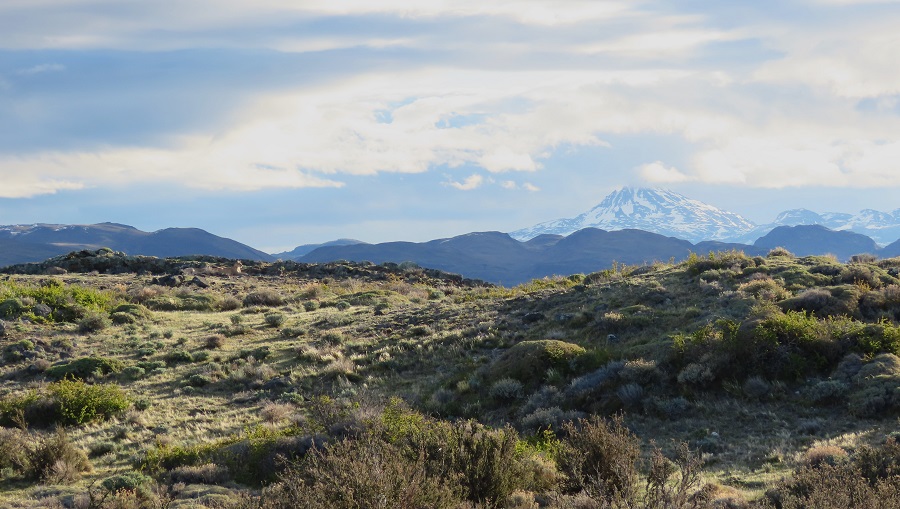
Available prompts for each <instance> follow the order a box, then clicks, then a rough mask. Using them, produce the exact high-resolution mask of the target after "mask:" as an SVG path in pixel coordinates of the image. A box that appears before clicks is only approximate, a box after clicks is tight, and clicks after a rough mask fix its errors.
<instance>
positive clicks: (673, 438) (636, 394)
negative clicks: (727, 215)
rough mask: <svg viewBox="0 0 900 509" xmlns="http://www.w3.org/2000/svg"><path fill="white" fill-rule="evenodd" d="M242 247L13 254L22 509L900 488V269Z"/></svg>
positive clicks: (801, 503)
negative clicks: (324, 259)
mask: <svg viewBox="0 0 900 509" xmlns="http://www.w3.org/2000/svg"><path fill="white" fill-rule="evenodd" d="M66 263H69V265H66ZM231 265H233V261H229V260H220V259H213V258H208V257H196V258H182V259H166V260H158V259H155V258H143V257H128V256H125V255H123V254H121V253H114V252H111V251H110V250H101V251H97V252H81V253H73V254H72V255H68V256H67V257H60V258H59V259H53V260H49V261H48V262H44V263H43V264H33V265H27V266H17V267H11V268H7V269H4V272H5V273H6V275H5V276H3V277H4V280H2V281H0V320H2V322H0V358H2V367H0V426H2V427H0V505H2V506H4V507H14V508H15V507H21V508H25V507H48V508H60V507H74V508H85V509H87V508H107V509H111V508H119V509H127V508H163V507H167V508H175V507H183V508H188V507H189V508H203V507H207V508H242V509H245V508H246V509H249V508H263V507H265V508H288V507H311V508H316V507H322V508H325V507H328V508H344V507H346V508H375V507H385V508H388V507H390V508H430V507H435V508H442V507H444V508H475V507H480V508H509V509H532V508H545V507H546V508H573V509H574V508H579V509H587V508H606V507H615V508H646V509H652V508H688V507H696V508H707V507H720V508H744V507H746V508H751V507H752V508H784V509H787V508H800V507H821V508H825V507H828V508H834V507H837V508H844V507H846V508H849V507H856V508H859V507H862V508H866V507H897V506H900V477H898V475H900V471H898V467H900V444H898V443H897V441H896V438H897V437H896V434H895V433H896V429H897V418H898V416H900V278H898V274H900V259H886V260H878V259H874V258H873V257H856V258H854V261H852V262H851V263H848V264H842V263H839V262H837V261H836V260H835V259H834V258H833V257H828V256H819V257H803V258H798V257H795V256H793V255H792V254H791V253H789V252H787V251H786V250H783V249H776V250H773V251H772V252H771V253H769V255H768V256H765V257H749V256H746V255H745V254H743V253H741V252H735V251H730V252H722V253H715V254H711V255H710V256H704V257H699V256H691V257H690V258H689V259H687V260H685V261H683V262H680V263H674V262H670V263H655V264H651V265H645V266H640V267H631V266H621V265H618V264H614V266H613V267H611V268H610V269H608V270H603V271H600V272H596V273H592V274H577V275H569V276H560V277H555V278H546V279H541V280H534V281H531V282H529V283H526V284H523V285H520V286H517V287H513V288H505V287H500V286H493V285H489V284H485V283H482V282H479V281H474V280H468V279H464V278H462V277H459V276H456V275H451V274H445V273H441V272H438V271H434V270H428V269H423V268H420V267H418V266H415V265H414V264H409V263H406V264H400V265H397V264H384V265H374V264H369V263H343V262H340V263H331V264H321V265H307V264H298V263H294V262H277V263H262V262H251V261H244V265H243V271H242V272H243V273H242V274H241V275H235V276H231V277H227V276H223V275H216V274H223V272H221V271H219V272H217V271H216V270H215V269H216V267H228V266H231ZM50 269H53V270H50ZM63 269H65V270H63ZM182 273H189V274H192V275H191V276H182V275H181V274H182ZM195 273H196V274H205V275H203V276H200V277H195V276H193V274H195Z"/></svg>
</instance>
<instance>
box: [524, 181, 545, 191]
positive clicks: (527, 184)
mask: <svg viewBox="0 0 900 509" xmlns="http://www.w3.org/2000/svg"><path fill="white" fill-rule="evenodd" d="M522 187H523V188H525V190H526V191H531V192H532V193H536V192H538V191H540V190H541V188H540V187H538V186H536V185H534V184H532V183H530V182H525V183H524V184H522Z"/></svg>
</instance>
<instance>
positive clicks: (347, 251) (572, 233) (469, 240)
mask: <svg viewBox="0 0 900 509" xmlns="http://www.w3.org/2000/svg"><path fill="white" fill-rule="evenodd" d="M857 230H862V231H863V232H876V233H878V237H877V238H875V237H871V236H867V235H866V234H864V233H861V232H860V231H857ZM895 236H900V211H895V212H894V213H891V214H888V213H883V212H877V211H872V210H867V211H862V212H860V213H859V214H856V215H851V214H838V213H829V214H817V213H815V212H811V211H808V210H804V209H797V210H790V211H787V212H783V213H782V214H779V215H778V217H777V218H776V219H775V221H774V222H772V223H770V224H767V225H762V226H759V225H754V224H753V223H752V222H750V221H748V220H746V219H744V218H742V217H741V216H739V215H737V214H734V213H731V212H727V211H723V210H721V209H718V208H716V207H713V206H711V205H707V204H704V203H702V202H700V201H697V200H692V199H690V198H687V197H685V196H682V195H680V194H678V193H673V192H671V191H665V190H661V189H645V188H638V189H634V188H624V189H620V190H618V191H615V192H613V193H612V194H610V195H609V196H607V197H606V198H605V199H604V200H603V201H602V202H601V203H600V204H599V205H597V206H596V207H594V208H592V209H591V210H589V211H588V212H585V213H584V214H580V215H579V216H577V217H575V218H571V219H559V220H556V221H550V222H547V223H541V224H538V225H535V226H533V227H531V228H526V229H522V230H518V231H515V232H512V233H510V234H506V233H501V232H478V233H469V234H465V235H460V236H456V237H452V238H446V239H437V240H432V241H429V242H419V243H416V242H385V243H380V244H367V243H364V242H360V241H358V240H353V239H339V240H335V241H332V242H327V243H324V244H307V245H302V246H298V247H297V248H295V249H293V250H291V251H285V252H283V253H276V254H274V255H269V254H266V253H264V252H262V251H259V250H256V249H253V248H252V247H249V246H247V245H245V244H241V243H239V242H236V241H234V240H230V239H227V238H223V237H218V236H216V235H213V234H211V233H208V232H206V231H203V230H200V229H196V228H167V229H164V230H159V231H156V232H144V231H141V230H138V229H136V228H133V227H131V226H127V225H122V224H115V223H101V224H95V225H49V224H37V225H15V226H0V266H4V265H11V264H16V263H26V262H36V261H41V260H45V259H47V258H50V257H53V256H57V255H60V254H65V253H68V252H70V251H77V250H82V249H90V250H96V249H99V248H101V247H109V248H112V249H114V250H116V251H124V252H126V253H128V254H134V255H137V254H141V255H149V256H158V257H174V256H187V255H211V256H220V257H226V258H232V259H249V260H261V261H275V259H276V258H277V259H282V260H294V261H299V262H308V263H317V262H330V261H335V260H352V261H371V262H374V263H384V262H395V263H400V262H405V261H410V262H414V263H416V264H418V265H421V266H423V267H428V268H434V269H440V270H443V271H447V272H454V273H457V274H461V275H463V276H465V277H469V278H475V279H482V280H485V281H489V282H493V283H500V284H506V285H514V284H518V283H522V282H526V281H529V280H531V279H533V278H539V277H544V276H550V275H568V274H574V273H588V272H595V271H598V270H602V269H606V268H609V267H610V266H611V264H612V263H613V262H619V263H624V264H629V265H634V264H643V263H650V262H653V261H657V260H658V261H668V260H670V259H675V260H681V259H684V258H686V257H687V256H688V255H689V254H690V253H691V252H694V253H698V254H701V255H704V254H706V253H709V252H711V251H723V250H728V249H739V250H742V251H744V252H745V253H747V254H749V255H762V254H765V253H767V252H768V251H769V250H771V249H772V248H774V247H779V246H780V247H784V248H786V249H788V250H789V251H791V252H793V253H794V254H796V255H798V256H806V255H812V254H828V253H830V254H834V255H835V256H837V257H838V258H839V259H841V260H847V259H849V258H850V257H851V256H852V255H854V254H862V253H871V254H875V255H878V256H881V257H895V256H900V241H896V238H894V237H895ZM879 244H882V245H884V244H887V245H886V246H884V247H880V246H879Z"/></svg>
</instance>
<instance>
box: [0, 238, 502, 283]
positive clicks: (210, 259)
mask: <svg viewBox="0 0 900 509" xmlns="http://www.w3.org/2000/svg"><path fill="white" fill-rule="evenodd" d="M236 261H237V260H234V259H230V258H222V257H217V256H183V257H174V258H156V257H153V256H132V255H128V254H125V253H122V252H119V251H113V250H112V249H109V248H101V249H98V250H96V251H91V250H82V251H73V252H71V253H68V254H66V255H61V256H56V257H53V258H50V259H48V260H45V261H43V262H36V263H22V264H17V265H10V266H8V267H4V268H2V269H0V273H2V274H58V273H65V272H75V273H91V272H97V273H100V274H127V273H136V274H172V275H175V274H182V273H192V274H200V275H203V274H210V275H221V274H225V273H227V268H229V267H233V266H234V265H235V262H236ZM240 261H241V263H242V273H244V274H247V275H251V276H290V277H298V278H303V279H323V278H355V279H359V280H363V281H383V280H387V279H394V280H402V281H406V282H408V283H411V284H422V285H433V286H441V285H444V286H447V285H450V286H459V287H480V286H490V284H489V283H485V282H483V281H480V280H477V279H470V278H464V277H462V276H460V275H458V274H451V273H448V272H443V271H440V270H435V269H427V268H422V267H419V266H418V265H416V264H412V263H400V264H397V263H390V262H387V263H383V264H381V265H375V264H373V263H369V262H347V261H337V262H331V263H299V262H294V261H278V262H273V263H270V262H263V261H257V260H240Z"/></svg>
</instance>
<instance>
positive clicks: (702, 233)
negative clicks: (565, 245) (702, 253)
mask: <svg viewBox="0 0 900 509" xmlns="http://www.w3.org/2000/svg"><path fill="white" fill-rule="evenodd" d="M588 227H593V228H600V229H602V230H608V231H610V230H624V229H630V228H634V229H639V230H645V231H649V232H653V233H658V234H661V235H666V236H671V237H678V238H680V239H684V240H688V241H691V242H699V241H703V240H726V239H731V238H735V237H740V236H743V235H745V234H746V233H748V232H750V231H752V230H754V229H755V228H756V225H755V224H753V223H752V222H750V221H748V220H746V219H744V218H743V217H741V216H739V215H737V214H734V213H732V212H727V211H724V210H721V209H718V208H716V207H714V206H712V205H709V204H706V203H703V202H701V201H698V200H693V199H691V198H688V197H686V196H683V195H681V194H678V193H675V192H672V191H667V190H665V189H648V188H631V187H625V188H622V189H619V190H617V191H614V192H612V193H611V194H610V195H609V196H607V197H606V198H604V199H603V201H602V202H600V204H599V205H597V206H596V207H594V208H592V209H591V210H589V211H587V212H585V213H583V214H581V215H579V216H577V217H574V218H571V219H557V220H556V221H549V222H546V223H541V224H538V225H535V226H532V227H530V228H524V229H521V230H517V231H514V232H512V233H510V236H511V237H513V238H514V239H517V240H521V241H526V240H529V239H532V238H534V237H537V236H538V235H542V234H554V235H569V234H570V233H573V232H576V231H578V230H581V229H583V228H588Z"/></svg>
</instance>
